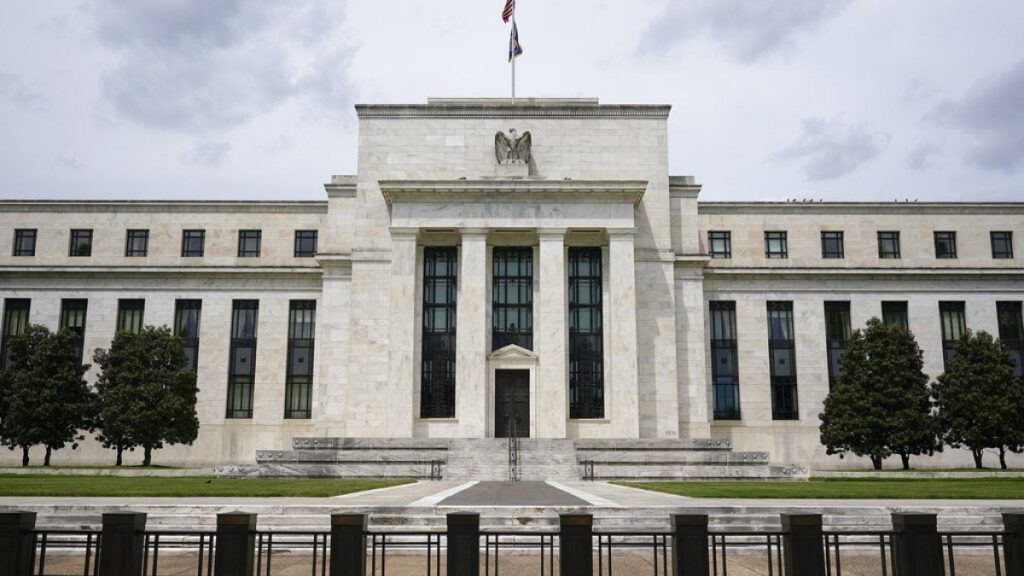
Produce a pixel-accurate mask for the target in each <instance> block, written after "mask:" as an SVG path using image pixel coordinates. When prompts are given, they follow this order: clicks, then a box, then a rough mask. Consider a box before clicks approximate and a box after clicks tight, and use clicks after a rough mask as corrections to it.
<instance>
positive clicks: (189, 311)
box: [174, 300, 203, 372]
mask: <svg viewBox="0 0 1024 576" xmlns="http://www.w3.org/2000/svg"><path fill="white" fill-rule="evenodd" d="M202 312H203V301H202V300H175V301H174V335H175V336H177V337H178V338H181V343H182V344H183V345H184V346H185V355H186V356H188V365H189V367H190V368H191V370H192V371H193V372H199V320H200V316H201V315H202Z"/></svg>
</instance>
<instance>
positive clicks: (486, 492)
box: [439, 482, 590, 506]
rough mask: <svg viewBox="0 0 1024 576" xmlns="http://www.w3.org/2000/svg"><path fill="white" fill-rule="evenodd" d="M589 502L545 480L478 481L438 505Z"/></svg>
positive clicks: (567, 504)
mask: <svg viewBox="0 0 1024 576" xmlns="http://www.w3.org/2000/svg"><path fill="white" fill-rule="evenodd" d="M589 504H590V502H587V501H586V500H583V499H582V498H580V497H578V496H574V495H572V494H570V493H568V492H566V491H565V490H560V489H558V488H556V487H554V486H552V485H551V484H549V483H547V482H478V483H476V484H475V485H473V486H471V487H468V488H466V489H465V490H462V491H460V492H459V493H458V494H453V495H452V496H449V497H448V498H445V499H444V500H442V501H441V502H440V503H439V505H440V506H587V505H589Z"/></svg>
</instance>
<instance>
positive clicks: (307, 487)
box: [0, 474, 412, 497]
mask: <svg viewBox="0 0 1024 576" xmlns="http://www.w3.org/2000/svg"><path fill="white" fill-rule="evenodd" d="M409 482H412V481H411V480H341V479H333V478H215V477H213V476H195V477H185V478H167V477H124V476H81V475H76V476H62V475H49V474H46V475H43V474H38V475H36V474H33V475H20V474H17V475H16V474H5V475H0V496H85V497H88V496H107V497H117V496H124V497H132V496H144V497H214V496H219V497H223V496H233V497H271V496H292V497H325V496H339V495H341V494H350V493H352V492H362V491H364V490H373V489H375V488H387V487H389V486H398V485H400V484H408V483H409Z"/></svg>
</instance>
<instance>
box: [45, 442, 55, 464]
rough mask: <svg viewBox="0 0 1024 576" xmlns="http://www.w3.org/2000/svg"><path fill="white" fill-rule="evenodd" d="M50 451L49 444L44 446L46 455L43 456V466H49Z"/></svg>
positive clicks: (51, 449)
mask: <svg viewBox="0 0 1024 576" xmlns="http://www.w3.org/2000/svg"><path fill="white" fill-rule="evenodd" d="M52 451H53V448H50V447H49V446H47V447H46V457H45V458H43V466H49V465H50V453H51V452H52Z"/></svg>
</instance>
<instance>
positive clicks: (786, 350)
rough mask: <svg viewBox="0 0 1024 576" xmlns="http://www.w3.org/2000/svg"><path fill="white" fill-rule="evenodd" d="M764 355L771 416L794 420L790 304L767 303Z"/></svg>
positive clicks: (794, 355)
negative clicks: (768, 365) (768, 364)
mask: <svg viewBox="0 0 1024 576" xmlns="http://www.w3.org/2000/svg"><path fill="white" fill-rule="evenodd" d="M768 355H769V357H770V361H771V379H772V419H773V420H797V419H799V418H800V415H799V412H798V410H797V394H796V345H795V342H794V337H793V303H792V302H768Z"/></svg>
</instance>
